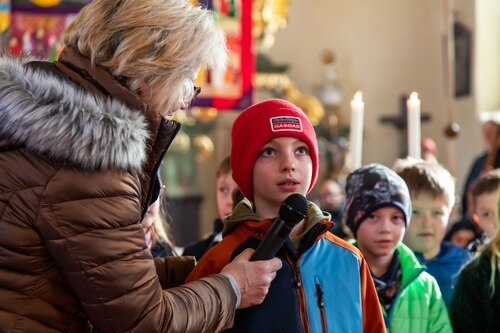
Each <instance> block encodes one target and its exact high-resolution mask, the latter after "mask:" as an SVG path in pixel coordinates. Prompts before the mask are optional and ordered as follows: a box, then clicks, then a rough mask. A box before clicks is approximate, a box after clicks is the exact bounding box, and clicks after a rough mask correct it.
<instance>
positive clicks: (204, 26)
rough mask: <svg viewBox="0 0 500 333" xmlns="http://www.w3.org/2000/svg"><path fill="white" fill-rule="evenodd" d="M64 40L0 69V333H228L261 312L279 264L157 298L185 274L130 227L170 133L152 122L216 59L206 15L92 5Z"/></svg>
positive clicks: (179, 101) (236, 270) (233, 270)
mask: <svg viewBox="0 0 500 333" xmlns="http://www.w3.org/2000/svg"><path fill="white" fill-rule="evenodd" d="M64 43H65V44H66V48H65V49H64V50H63V51H62V53H61V56H60V59H59V61H57V62H55V63H54V64H51V63H46V62H27V60H26V59H10V58H0V327H1V330H2V331H8V332H88V331H89V330H90V324H89V321H90V322H91V324H92V325H94V326H95V327H96V328H97V329H98V330H99V332H101V333H102V332H128V331H134V332H208V331H218V330H221V329H223V328H226V327H229V326H230V325H231V322H232V319H233V317H234V311H235V308H236V307H238V306H239V307H240V308H244V307H247V306H250V305H253V304H259V303H260V302H262V300H263V299H264V297H265V295H266V293H267V290H268V287H269V284H270V281H271V280H272V279H273V278H274V276H275V271H276V270H277V269H279V268H280V265H281V264H280V262H279V260H277V259H273V260H272V261H267V262H255V263H251V262H249V260H248V259H249V257H250V255H251V254H250V253H245V254H244V255H242V256H241V257H239V258H235V260H234V261H233V262H232V263H231V264H229V265H228V266H226V268H225V271H224V272H223V274H219V275H213V276H211V277H208V278H207V279H206V280H204V281H195V282H194V283H191V284H187V285H185V286H181V287H177V288H174V289H169V290H163V291H162V289H163V288H166V287H167V286H171V283H170V282H171V281H172V280H175V281H179V280H182V277H181V278H179V277H172V276H170V275H169V274H170V272H169V270H168V268H169V267H168V265H166V264H165V261H155V262H154V261H153V260H152V258H151V255H150V253H149V250H148V248H147V246H146V244H145V240H144V233H143V231H142V228H141V224H140V223H139V222H140V221H141V219H142V217H143V216H144V214H145V212H146V211H147V209H148V206H149V204H150V203H151V197H152V193H153V192H154V186H151V185H152V184H153V183H154V175H156V172H157V169H158V166H159V163H160V161H161V159H162V157H163V155H164V154H165V152H166V150H167V148H168V146H169V144H170V142H171V141H172V139H173V137H174V136H175V134H176V133H177V131H178V129H179V124H178V123H176V122H174V121H170V120H167V119H165V118H164V117H163V116H166V115H170V114H172V113H173V112H175V111H176V110H178V109H185V108H187V106H188V104H189V102H190V100H191V99H192V98H193V97H194V95H195V92H197V91H199V90H198V89H196V88H193V80H194V79H195V77H196V74H197V71H198V69H199V68H200V66H202V65H203V66H206V67H207V68H216V67H218V66H220V65H222V63H224V61H225V55H226V50H225V42H224V37H223V34H222V32H221V31H220V29H218V28H217V27H216V25H215V24H214V22H213V18H212V14H211V13H210V12H208V11H205V10H203V9H202V8H196V7H192V6H191V5H190V4H189V3H188V2H187V1H184V0H121V1H111V0H94V1H92V2H91V3H90V4H89V5H87V6H86V7H84V8H83V9H82V11H81V12H80V13H79V14H78V15H77V16H76V18H75V20H74V21H73V23H72V24H71V25H70V26H69V27H68V29H67V30H66V32H65V34H64ZM155 268H156V270H155ZM162 287H163V288H162ZM240 292H241V293H240ZM240 297H241V298H240ZM240 301H241V303H240Z"/></svg>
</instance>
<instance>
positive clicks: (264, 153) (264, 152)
mask: <svg viewBox="0 0 500 333" xmlns="http://www.w3.org/2000/svg"><path fill="white" fill-rule="evenodd" d="M260 155H261V156H273V155H274V149H273V148H269V147H267V148H264V149H262V151H261V152H260Z"/></svg>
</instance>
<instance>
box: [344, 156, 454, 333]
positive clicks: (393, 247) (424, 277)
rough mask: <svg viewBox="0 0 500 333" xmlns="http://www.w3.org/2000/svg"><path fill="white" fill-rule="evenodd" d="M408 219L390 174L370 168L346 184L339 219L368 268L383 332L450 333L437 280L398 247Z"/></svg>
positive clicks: (406, 200)
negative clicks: (375, 290) (377, 298)
mask: <svg viewBox="0 0 500 333" xmlns="http://www.w3.org/2000/svg"><path fill="white" fill-rule="evenodd" d="M410 216H411V202H410V194H409V193H408V188H407V186H406V184H405V182H404V181H403V179H401V177H399V176H398V175H397V174H396V173H395V172H394V171H392V170H390V169H389V168H387V167H385V166H383V165H380V164H369V165H366V166H364V167H362V168H360V169H358V170H356V171H355V172H353V173H352V174H350V175H349V177H348V178H347V184H346V205H345V210H344V219H345V221H346V224H347V226H348V227H349V228H350V229H351V230H352V232H353V234H354V236H355V237H356V239H357V246H358V248H359V249H360V250H361V253H363V255H364V257H365V258H366V261H367V262H368V266H369V268H370V271H371V274H372V278H373V280H374V282H375V286H376V288H377V293H378V296H379V299H380V305H381V307H382V311H383V313H384V317H385V324H386V327H387V330H388V331H391V332H395V333H399V332H405V333H408V332H422V333H424V332H451V325H450V321H449V318H448V313H447V311H446V307H445V304H444V301H443V299H442V298H441V292H440V291H439V286H438V284H437V282H436V280H435V279H434V278H433V277H432V276H431V275H430V274H428V273H426V272H425V271H424V268H423V267H422V266H421V265H420V264H419V262H418V260H417V258H415V255H414V254H413V252H412V251H411V250H410V249H408V248H407V247H406V246H405V245H403V244H402V243H401V240H402V239H403V235H404V233H405V230H406V228H407V226H408V223H409V221H410Z"/></svg>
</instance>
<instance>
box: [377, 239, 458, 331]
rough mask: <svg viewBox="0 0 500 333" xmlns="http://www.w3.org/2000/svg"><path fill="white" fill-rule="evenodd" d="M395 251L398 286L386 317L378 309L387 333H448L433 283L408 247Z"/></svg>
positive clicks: (447, 325) (439, 299) (447, 323)
mask: <svg viewBox="0 0 500 333" xmlns="http://www.w3.org/2000/svg"><path fill="white" fill-rule="evenodd" d="M396 250H397V251H398V253H399V259H400V262H401V273H402V282H401V288H400V289H399V291H398V293H397V294H396V296H395V297H394V300H393V305H392V307H391V309H390V311H389V313H387V312H386V311H385V310H384V308H383V307H382V311H383V313H384V319H385V324H386V326H387V332H393V333H426V332H450V333H452V332H453V331H452V328H451V323H450V318H449V317H448V311H447V310H446V306H445V303H444V301H443V298H442V297H441V291H440V290H439V286H438V284H437V282H436V280H435V279H434V278H433V277H432V276H431V275H430V274H428V273H427V272H425V271H424V270H425V268H424V267H423V266H422V265H420V263H419V262H418V260H417V258H416V257H415V255H414V254H413V252H412V251H411V250H410V249H409V248H408V247H406V246H405V245H404V244H402V243H401V244H400V245H399V246H398V248H397V249H396Z"/></svg>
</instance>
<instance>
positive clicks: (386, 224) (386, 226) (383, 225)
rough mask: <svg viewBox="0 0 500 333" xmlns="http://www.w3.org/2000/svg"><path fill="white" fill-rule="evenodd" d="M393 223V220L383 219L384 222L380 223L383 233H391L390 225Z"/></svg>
mask: <svg viewBox="0 0 500 333" xmlns="http://www.w3.org/2000/svg"><path fill="white" fill-rule="evenodd" d="M390 223H391V220H390V219H389V218H386V217H384V218H382V221H381V222H380V231H381V232H383V233H387V232H389V231H390V228H389V225H390Z"/></svg>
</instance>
